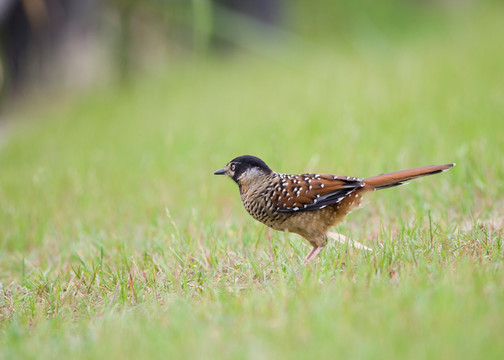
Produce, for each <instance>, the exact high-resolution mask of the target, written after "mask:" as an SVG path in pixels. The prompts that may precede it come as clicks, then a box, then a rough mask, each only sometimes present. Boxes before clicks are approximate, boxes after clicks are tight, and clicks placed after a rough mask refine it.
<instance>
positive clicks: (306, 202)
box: [214, 155, 455, 262]
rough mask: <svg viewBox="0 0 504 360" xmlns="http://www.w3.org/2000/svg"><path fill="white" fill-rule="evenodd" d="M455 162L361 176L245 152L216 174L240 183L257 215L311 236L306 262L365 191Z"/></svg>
mask: <svg viewBox="0 0 504 360" xmlns="http://www.w3.org/2000/svg"><path fill="white" fill-rule="evenodd" d="M454 165H455V164H446V165H431V166H425V167H419V168H415V169H409V170H402V171H396V172H391V173H386V174H381V175H377V176H373V177H369V178H365V179H363V178H357V177H351V176H338V175H329V174H300V175H289V174H281V173H277V172H275V171H273V170H271V169H270V168H269V167H268V165H266V163H265V162H264V161H262V160H261V159H259V158H257V157H255V156H250V155H244V156H239V157H237V158H235V159H233V160H231V161H230V162H229V163H228V164H227V165H226V166H225V167H224V168H222V169H219V170H217V171H215V172H214V174H215V175H227V176H229V177H230V178H232V179H233V180H234V181H235V182H236V183H237V184H238V187H239V189H240V195H241V200H242V202H243V206H244V207H245V209H246V210H247V212H248V213H249V214H250V215H252V217H253V218H254V219H256V220H258V221H260V222H262V223H263V224H265V225H267V226H269V227H271V228H273V229H275V230H280V231H288V232H293V233H296V234H299V235H301V236H302V237H304V238H305V239H306V240H308V242H309V243H310V244H311V245H312V246H313V249H312V250H311V251H310V253H309V254H308V255H307V256H306V258H305V261H307V262H308V261H310V260H312V259H314V258H315V257H316V256H317V255H318V253H319V252H320V251H321V250H322V249H323V248H324V246H325V245H326V244H327V238H328V236H331V237H333V235H339V234H334V233H330V232H328V230H329V228H331V227H332V226H335V225H336V224H338V223H340V222H342V221H343V220H344V218H345V216H346V215H347V214H348V213H349V212H350V211H352V210H353V209H355V208H357V207H358V206H359V205H360V204H361V199H362V195H363V194H364V193H366V192H368V191H373V190H381V189H386V188H390V187H394V186H399V185H402V184H404V183H405V181H408V180H412V179H416V178H418V177H422V176H427V175H433V174H437V173H440V172H443V171H446V170H448V169H449V168H451V167H452V166H454ZM340 236H341V235H340ZM363 247H364V246H363ZM364 248H365V247H364Z"/></svg>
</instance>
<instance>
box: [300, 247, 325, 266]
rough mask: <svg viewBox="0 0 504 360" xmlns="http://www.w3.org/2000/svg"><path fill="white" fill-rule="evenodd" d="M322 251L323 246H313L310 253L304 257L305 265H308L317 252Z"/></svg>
mask: <svg viewBox="0 0 504 360" xmlns="http://www.w3.org/2000/svg"><path fill="white" fill-rule="evenodd" d="M322 249H324V247H323V246H314V247H313V249H312V250H311V251H310V253H309V254H308V255H306V257H305V263H309V262H310V261H312V260H313V259H314V258H315V257H316V256H317V255H318V254H319V252H321V251H322Z"/></svg>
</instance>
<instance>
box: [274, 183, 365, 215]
mask: <svg viewBox="0 0 504 360" xmlns="http://www.w3.org/2000/svg"><path fill="white" fill-rule="evenodd" d="M279 176H280V181H279V183H278V185H277V186H276V187H275V190H274V193H273V205H274V206H275V208H276V210H277V211H280V212H295V211H310V210H318V209H322V208H324V207H325V206H327V205H329V204H336V203H338V202H340V201H341V200H343V198H344V197H345V196H346V195H348V194H349V193H351V192H353V191H354V190H355V189H357V188H361V187H363V186H364V183H363V182H362V180H361V179H359V178H354V177H346V176H336V175H327V174H322V175H320V174H301V175H285V174H279Z"/></svg>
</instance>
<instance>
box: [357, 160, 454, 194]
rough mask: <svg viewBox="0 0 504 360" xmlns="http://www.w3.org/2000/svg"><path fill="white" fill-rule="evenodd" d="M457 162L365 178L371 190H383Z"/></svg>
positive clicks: (432, 173) (439, 170) (437, 171)
mask: <svg viewBox="0 0 504 360" xmlns="http://www.w3.org/2000/svg"><path fill="white" fill-rule="evenodd" d="M454 165H455V164H446V165H431V166H424V167H419V168H415V169H409V170H401V171H396V172H391V173H387V174H380V175H377V176H373V177H370V178H367V179H364V183H365V184H366V187H369V190H381V189H387V188H390V187H394V186H399V185H403V184H405V183H406V181H409V180H413V179H416V178H419V177H422V176H427V175H434V174H438V173H441V172H443V171H446V170H448V169H449V168H451V167H452V166H454Z"/></svg>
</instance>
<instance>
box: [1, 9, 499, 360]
mask: <svg viewBox="0 0 504 360" xmlns="http://www.w3.org/2000/svg"><path fill="white" fill-rule="evenodd" d="M495 6H497V5H495ZM497 10H498V11H495V9H493V11H492V9H491V10H487V11H484V10H480V11H479V12H477V13H475V12H473V13H470V14H469V13H461V14H459V15H454V16H453V17H452V18H450V19H445V20H442V21H441V20H439V21H440V22H439V24H438V26H437V27H436V30H435V31H434V30H433V31H430V32H428V33H426V34H422V36H413V35H409V37H408V38H407V39H405V38H403V37H397V38H387V39H381V41H380V42H377V41H373V42H369V43H366V41H365V40H361V41H360V42H359V41H357V42H356V43H355V44H354V45H353V46H351V47H349V46H345V48H344V49H337V46H336V45H337V44H333V45H334V48H329V47H327V46H326V47H322V46H320V47H319V46H315V45H314V48H313V49H311V50H312V51H311V52H310V54H309V56H308V55H307V54H306V53H305V54H304V55H300V54H286V55H285V58H284V59H280V60H279V59H277V60H275V61H272V60H269V59H268V58H263V57H261V56H257V57H252V58H251V57H244V58H240V57H235V58H233V59H227V60H222V59H221V60H219V61H217V60H215V61H213V60H207V61H206V62H204V63H199V62H196V63H190V64H186V65H177V67H176V68H175V69H171V70H170V71H168V72H166V73H163V74H161V75H160V74H156V75H155V76H154V75H153V76H149V75H146V76H145V77H143V78H142V79H138V80H136V81H133V82H132V83H131V84H130V85H129V86H127V87H121V88H111V87H107V88H102V89H97V90H96V91H94V92H93V93H90V94H87V95H85V96H81V97H79V98H78V99H73V100H70V99H68V98H66V100H55V99H52V100H51V99H47V101H45V102H44V103H43V104H41V103H38V104H37V105H36V106H32V107H28V106H26V108H25V109H22V110H18V111H17V112H15V113H13V114H11V115H10V116H11V117H14V118H17V119H18V120H20V121H18V122H17V126H15V127H14V128H13V130H12V131H10V132H9V133H8V134H7V135H6V136H5V137H4V140H3V143H2V145H1V146H2V147H1V149H0V358H5V359H16V358H23V359H30V358H36V359H54V358H62V359H64V358H72V359H96V358H112V359H116V358H117V359H119V358H140V357H142V358H218V359H231V358H233V359H236V358H238V359H274V358H289V359H297V358H299V359H301V358H342V359H343V358H347V359H357V358H372V359H376V358H387V359H427V358H428V359H436V358H437V359H475V358H481V359H502V358H504V344H503V341H502V334H503V333H504V306H503V304H504V239H503V226H504V211H503V208H504V182H503V181H502V179H504V157H503V154H504V137H503V134H504V87H503V79H504V70H503V69H504V67H503V64H504V47H502V46H501V41H502V39H501V36H499V35H498V34H503V33H504V22H502V16H501V15H500V14H501V13H502V12H501V10H502V7H497ZM242 154H253V155H257V156H260V157H261V158H263V159H264V160H265V161H266V162H267V163H268V164H269V165H270V166H271V167H272V168H273V169H275V170H278V171H281V172H292V173H299V172H307V171H316V172H320V173H324V172H327V173H337V174H341V175H351V176H362V177H365V176H372V175H376V174H379V173H382V172H386V171H394V170H399V169H403V168H409V167H416V166H422V165H430V164H435V163H447V162H456V163H457V166H456V167H455V168H453V169H451V170H450V171H449V172H447V173H443V174H441V175H436V176H433V177H429V178H425V179H421V180H416V181H413V182H411V183H410V184H409V185H408V186H403V187H400V188H395V189H390V190H384V191H380V192H378V193H375V194H371V195H370V196H368V199H369V200H368V202H369V204H368V205H367V206H366V207H364V208H363V209H360V210H359V211H356V212H355V213H352V214H351V215H350V216H349V217H348V218H347V222H346V223H345V224H343V225H341V226H340V227H339V228H338V231H339V232H341V233H343V234H345V235H348V236H350V237H351V238H352V239H355V240H358V241H360V242H362V243H364V244H365V245H367V246H370V247H372V248H373V249H375V251H374V252H373V253H367V252H359V251H354V250H352V249H351V248H348V247H346V246H336V244H329V245H328V246H327V247H326V249H325V250H324V251H323V252H322V253H321V256H320V258H319V260H318V261H316V262H315V263H313V264H310V265H309V266H304V265H303V261H302V260H303V257H304V255H306V253H307V252H308V251H309V247H308V246H307V244H306V243H305V241H304V240H303V239H301V238H300V237H298V236H297V235H292V234H285V233H278V232H275V231H270V232H269V235H271V242H269V241H268V236H267V232H266V231H267V230H266V228H265V227H264V226H263V225H261V224H259V223H256V222H255V221H254V220H252V219H251V218H250V217H249V215H248V214H246V212H245V210H244V209H243V208H242V205H241V203H240V200H239V194H238V190H237V188H236V186H235V185H234V184H233V183H232V182H231V181H227V180H225V179H223V178H222V177H216V176H213V175H212V173H213V171H214V170H216V169H218V168H220V167H222V166H224V165H225V164H226V163H227V162H228V161H229V160H230V159H232V158H233V157H235V156H238V155H242Z"/></svg>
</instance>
